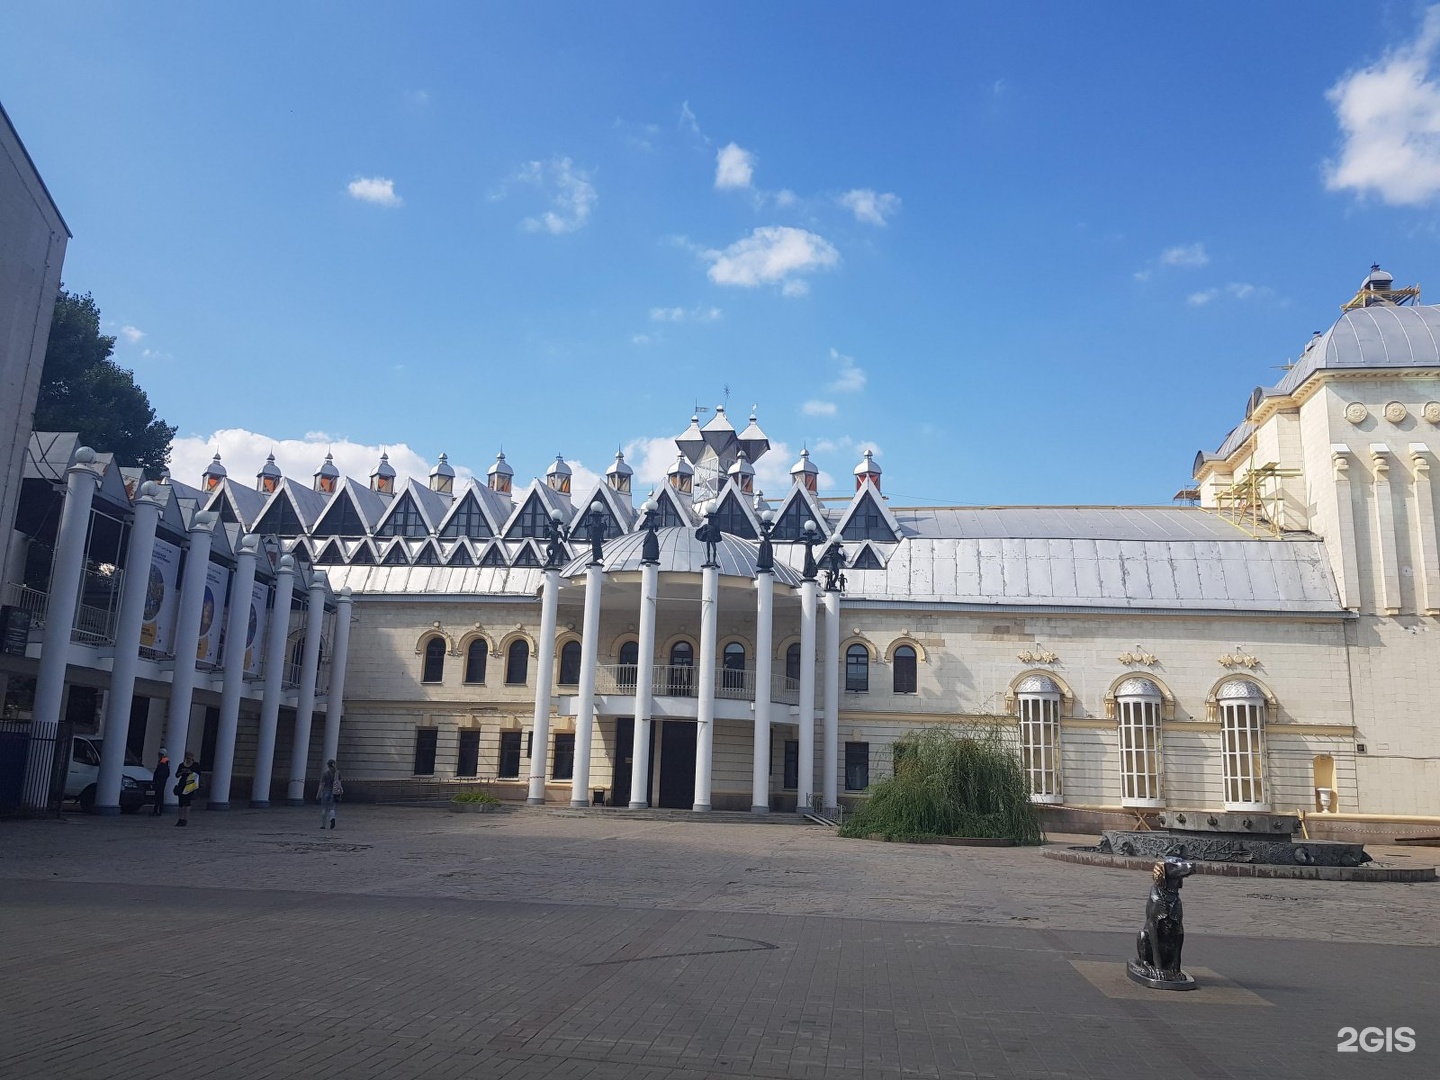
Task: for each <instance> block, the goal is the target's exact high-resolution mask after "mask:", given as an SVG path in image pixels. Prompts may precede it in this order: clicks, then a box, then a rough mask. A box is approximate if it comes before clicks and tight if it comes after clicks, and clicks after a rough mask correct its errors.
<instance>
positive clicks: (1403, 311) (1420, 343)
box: [1276, 304, 1440, 394]
mask: <svg viewBox="0 0 1440 1080" xmlns="http://www.w3.org/2000/svg"><path fill="white" fill-rule="evenodd" d="M1413 367H1440V306H1437V305H1434V304H1425V305H1418V304H1417V305H1416V306H1414V307H1400V306H1398V305H1395V304H1376V305H1373V306H1371V307H1364V308H1356V309H1355V310H1353V311H1347V312H1345V314H1343V315H1341V316H1340V318H1339V319H1337V320H1336V322H1335V325H1334V326H1332V327H1330V329H1329V330H1327V331H1325V333H1323V334H1321V335H1320V336H1319V337H1317V338H1315V339H1313V340H1312V341H1311V343H1310V344H1309V345H1307V346H1306V348H1305V352H1304V353H1303V354H1302V355H1301V357H1300V360H1299V361H1298V362H1297V363H1296V364H1295V366H1294V367H1292V368H1291V369H1290V370H1289V371H1288V372H1286V373H1285V378H1284V379H1282V380H1281V382H1280V385H1279V386H1278V387H1277V388H1276V389H1277V390H1278V391H1279V392H1280V393H1283V394H1288V393H1292V392H1293V391H1295V390H1297V389H1298V388H1299V387H1300V386H1301V384H1303V383H1304V382H1305V380H1306V379H1308V378H1309V377H1310V376H1311V375H1313V374H1314V373H1315V372H1316V371H1319V370H1321V369H1324V368H1413Z"/></svg>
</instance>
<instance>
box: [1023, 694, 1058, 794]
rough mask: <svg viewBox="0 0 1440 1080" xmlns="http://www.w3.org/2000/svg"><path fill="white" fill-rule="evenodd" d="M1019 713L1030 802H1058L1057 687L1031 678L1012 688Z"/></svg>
mask: <svg viewBox="0 0 1440 1080" xmlns="http://www.w3.org/2000/svg"><path fill="white" fill-rule="evenodd" d="M1015 704H1016V707H1017V709H1018V710H1019V713H1020V759H1021V761H1022V762H1023V763H1024V765H1025V773H1026V775H1027V776H1028V777H1029V778H1030V801H1031V802H1037V803H1058V802H1059V801H1060V687H1059V686H1058V685H1056V683H1055V680H1054V679H1052V678H1050V676H1048V675H1031V676H1029V677H1028V678H1026V679H1025V680H1024V681H1023V682H1022V683H1021V684H1020V685H1019V686H1017V687H1016V688H1015Z"/></svg>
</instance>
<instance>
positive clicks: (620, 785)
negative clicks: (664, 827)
mask: <svg viewBox="0 0 1440 1080" xmlns="http://www.w3.org/2000/svg"><path fill="white" fill-rule="evenodd" d="M634 755H635V721H634V720H632V719H631V718H630V717H628V716H622V717H619V718H618V719H617V720H616V721H615V756H614V758H612V759H611V760H612V761H614V762H615V775H614V776H613V777H612V778H611V780H610V805H611V806H629V805H630V767H631V765H632V764H633V762H634V760H635V758H634Z"/></svg>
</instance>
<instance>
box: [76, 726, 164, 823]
mask: <svg viewBox="0 0 1440 1080" xmlns="http://www.w3.org/2000/svg"><path fill="white" fill-rule="evenodd" d="M101 745H102V741H101V738H100V736H98V735H76V736H75V737H74V738H72V739H71V740H70V771H69V772H68V773H66V775H65V798H67V799H76V800H78V801H79V803H80V809H82V810H84V811H85V812H86V813H87V814H88V813H89V812H90V811H91V810H93V809H94V808H95V784H96V782H97V781H98V780H99V779H100V747H101ZM154 795H155V774H154V773H153V772H151V771H150V770H149V769H147V768H145V766H144V765H142V764H141V763H140V759H139V758H138V757H136V756H135V755H134V754H133V753H131V752H130V748H129V747H128V746H127V747H126V748H125V765H124V767H123V768H122V769H121V770H120V810H121V812H122V813H126V814H133V813H135V811H137V810H139V809H140V807H142V806H144V805H145V804H146V803H147V802H149V801H150V800H151V799H152V798H153V797H154Z"/></svg>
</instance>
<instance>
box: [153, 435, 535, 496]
mask: <svg viewBox="0 0 1440 1080" xmlns="http://www.w3.org/2000/svg"><path fill="white" fill-rule="evenodd" d="M217 450H218V451H219V453H220V460H221V462H222V463H223V464H224V465H225V469H226V471H227V472H229V474H230V475H231V476H232V477H234V478H235V479H236V480H238V481H239V482H240V483H242V484H252V485H253V484H254V483H255V474H256V473H258V472H259V471H260V466H262V465H264V464H265V456H266V455H267V454H270V453H272V452H273V453H274V455H275V464H276V465H278V466H279V467H280V471H281V472H282V473H284V474H285V475H286V476H288V477H290V478H291V479H292V480H296V481H298V482H300V483H303V484H306V485H308V484H309V483H310V479H311V477H312V476H313V475H314V473H315V470H316V469H318V468H319V467H320V463H321V462H323V461H324V460H325V455H326V454H327V453H330V454H333V455H334V456H335V467H336V468H337V469H339V470H340V474H341V475H342V476H353V477H354V478H355V479H357V480H360V481H362V482H363V481H365V480H366V479H367V478H368V477H369V475H370V473H371V472H372V471H373V470H374V468H375V466H376V465H377V464H379V462H380V454H381V453H382V452H383V453H386V454H389V455H390V464H391V465H393V466H394V467H395V471H396V472H397V473H399V474H400V476H401V477H402V478H403V477H406V476H413V477H415V478H416V479H418V480H421V481H424V480H426V479H427V478H428V477H429V475H430V470H431V469H432V468H433V467H434V465H435V462H434V461H430V460H426V459H425V458H424V457H422V456H421V455H420V454H418V453H416V452H415V451H414V450H412V449H411V448H410V447H409V446H408V445H407V444H405V443H391V444H386V445H385V446H383V447H382V446H373V445H369V444H366V443H359V442H354V441H353V440H351V439H347V438H345V437H344V436H336V435H330V434H327V433H325V432H323V431H310V432H306V433H305V436H304V437H303V438H300V439H276V438H272V437H271V436H269V435H266V434H264V433H262V432H257V431H247V430H246V429H244V428H224V429H222V430H220V431H216V432H214V433H213V434H211V435H208V436H201V435H186V436H182V437H179V438H176V439H175V441H174V443H173V444H172V445H171V448H170V472H171V475H173V476H174V477H175V479H177V480H179V481H180V482H181V483H183V484H189V485H191V486H192V487H198V486H199V483H200V475H201V474H202V473H203V472H204V471H205V467H206V466H207V465H209V464H210V459H211V458H212V457H214V456H215V453H216V451H217ZM451 465H453V466H454V468H455V472H456V475H457V477H459V478H460V479H462V480H463V479H465V478H467V477H469V476H471V475H472V473H471V470H470V469H469V468H467V467H466V466H464V465H460V464H458V463H456V462H453V461H452V462H451ZM486 467H487V468H488V467H489V466H488V464H487V465H486ZM517 471H518V470H517Z"/></svg>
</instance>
